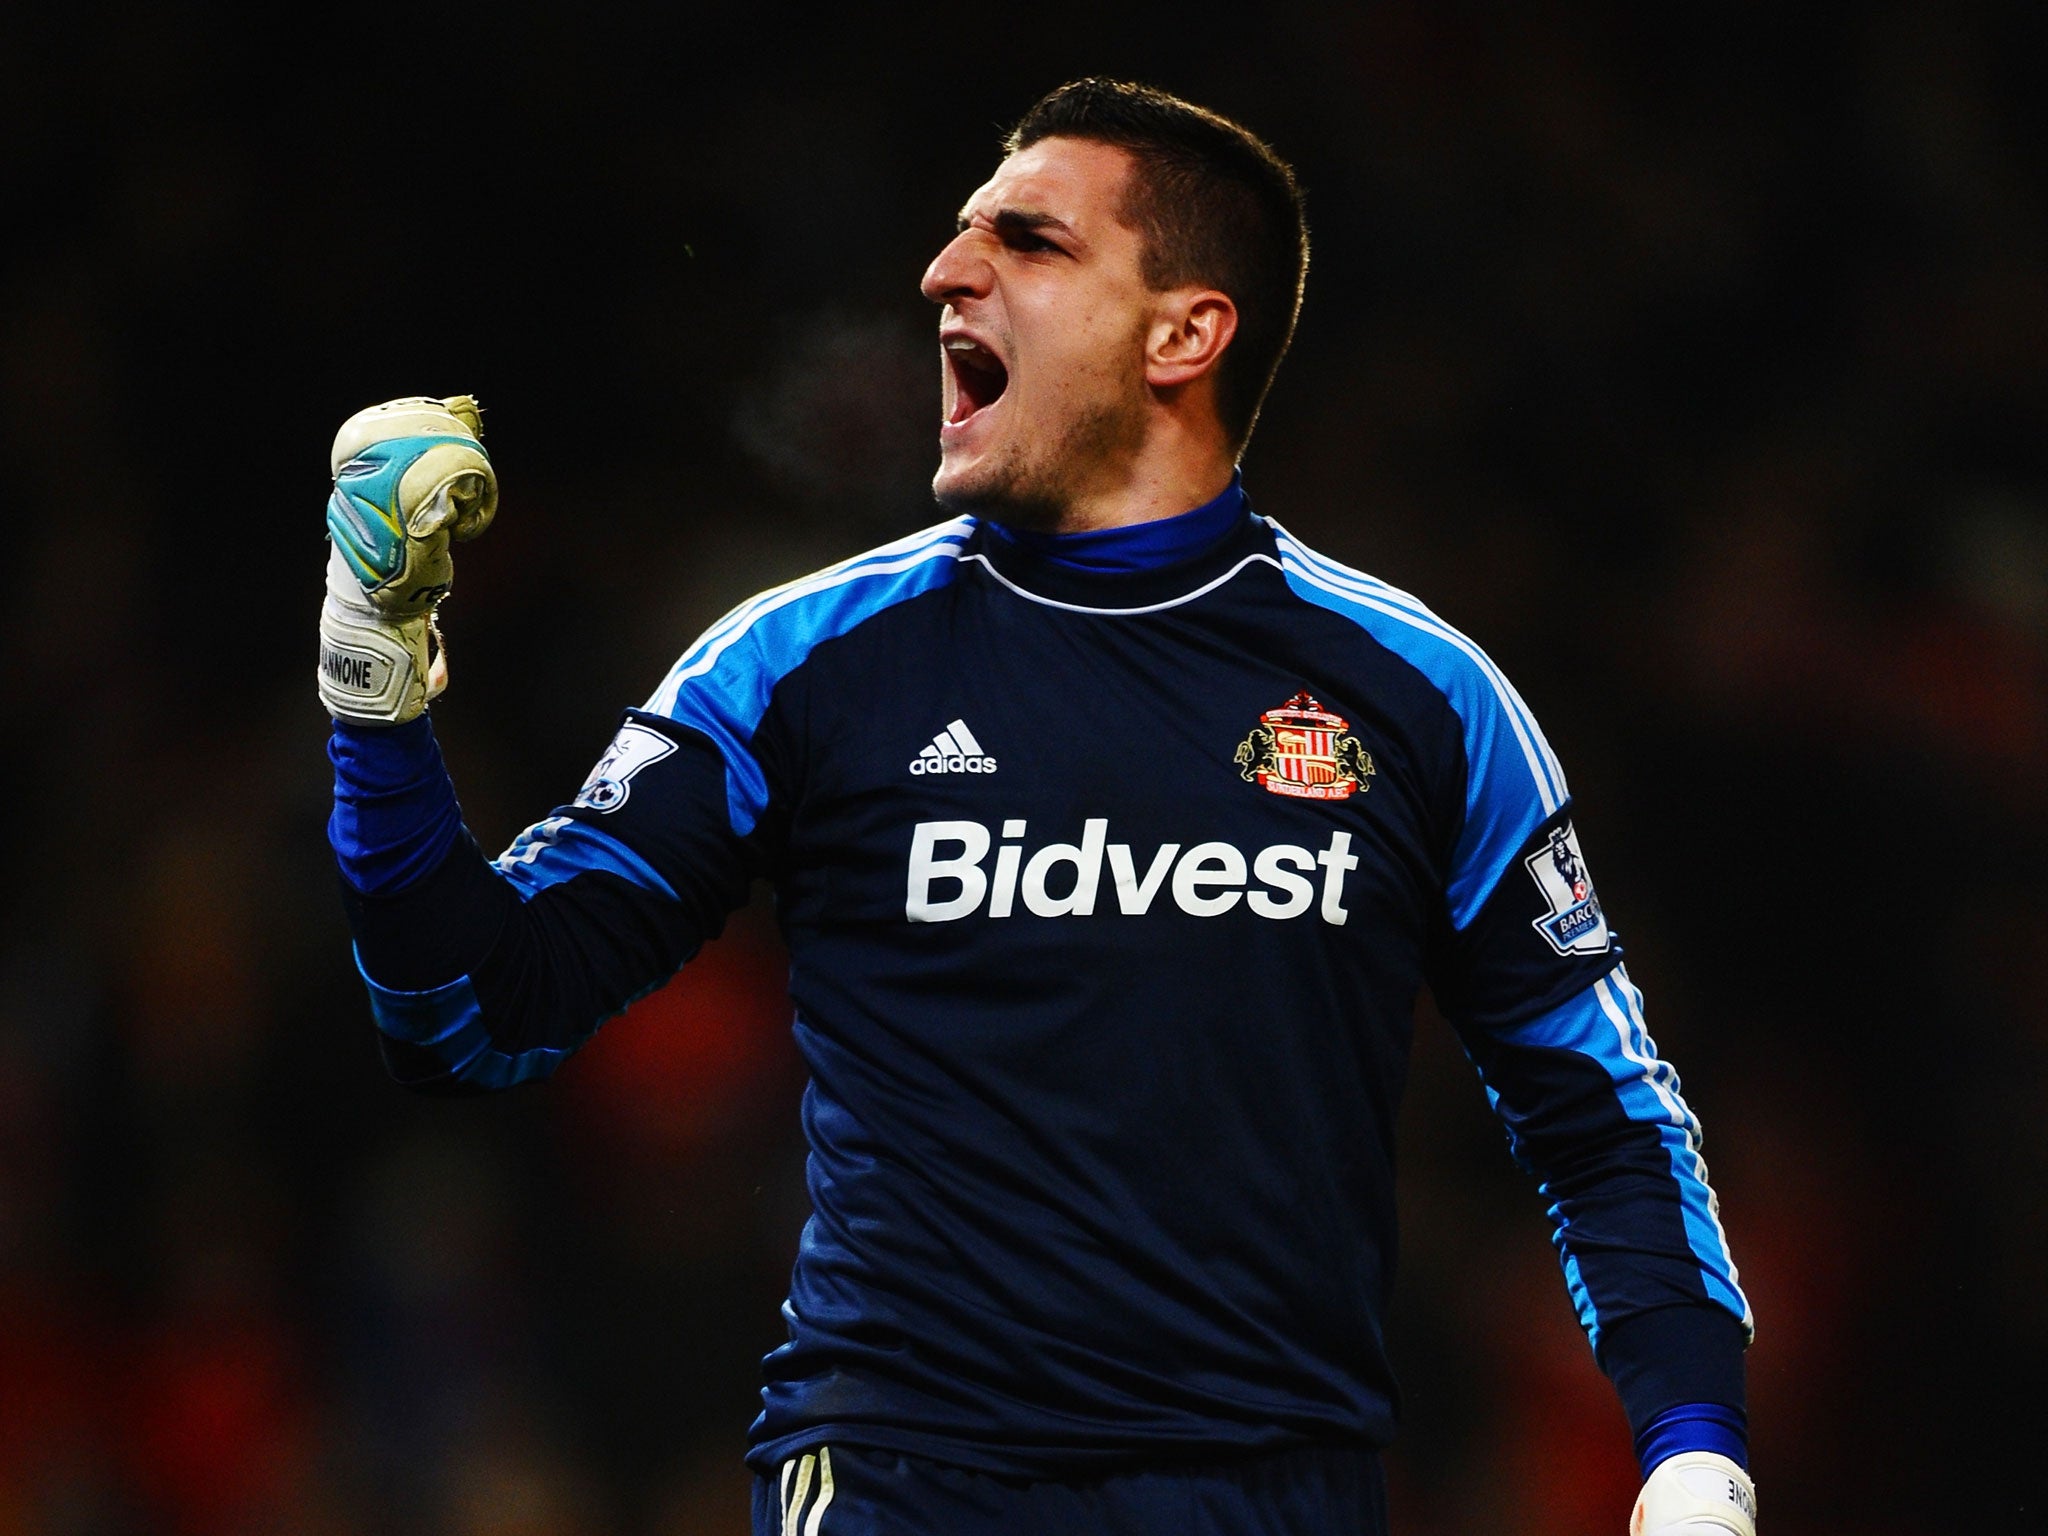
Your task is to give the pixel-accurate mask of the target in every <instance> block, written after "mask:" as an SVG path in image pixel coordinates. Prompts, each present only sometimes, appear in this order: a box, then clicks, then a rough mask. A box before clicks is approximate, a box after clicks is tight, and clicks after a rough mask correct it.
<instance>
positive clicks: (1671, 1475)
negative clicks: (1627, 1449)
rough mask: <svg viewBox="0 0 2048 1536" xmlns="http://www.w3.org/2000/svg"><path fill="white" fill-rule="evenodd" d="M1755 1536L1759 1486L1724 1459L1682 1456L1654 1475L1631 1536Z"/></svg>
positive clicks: (1632, 1521)
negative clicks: (1757, 1490) (1757, 1488)
mask: <svg viewBox="0 0 2048 1536" xmlns="http://www.w3.org/2000/svg"><path fill="white" fill-rule="evenodd" d="M1731 1533H1732V1536H1756V1484H1754V1483H1752V1482H1751V1481H1750V1480H1749V1474H1748V1473H1747V1472H1745V1471H1743V1470H1742V1468H1740V1467H1738V1466H1737V1465H1736V1464H1735V1463H1734V1462H1732V1461H1730V1460H1729V1459H1728V1458H1727V1457H1726V1456H1717V1455H1716V1454H1714V1453H1713V1452H1712V1451H1682V1452H1680V1453H1679V1454H1678V1455H1676V1456H1671V1457H1667V1458H1666V1459H1665V1460H1663V1461H1660V1462H1658V1463H1657V1465H1656V1466H1655V1467H1653V1468H1652V1469H1651V1471H1650V1478H1649V1481H1648V1482H1646V1483H1644V1484H1643V1491H1642V1493H1641V1494H1640V1495H1639V1496H1638V1497H1637V1499H1636V1510H1635V1514H1634V1515H1632V1516H1631V1517H1630V1518H1629V1522H1628V1536H1731Z"/></svg>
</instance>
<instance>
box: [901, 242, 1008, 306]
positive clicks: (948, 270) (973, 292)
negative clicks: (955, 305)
mask: <svg viewBox="0 0 2048 1536" xmlns="http://www.w3.org/2000/svg"><path fill="white" fill-rule="evenodd" d="M979 247H980V240H979V238H978V237H977V232H976V231H974V230H972V229H963V230H961V231H960V233H959V234H957V235H955V236H954V237H953V238H952V239H951V240H950V241H949V242H947V245H946V248H945V249H944V250H942V251H940V252H939V254H938V255H936V256H934V257H933V258H932V264H931V265H930V266H928V267H926V268H925V269H924V280H923V281H922V282H920V283H919V284H918V285H917V286H918V291H919V292H920V293H922V294H923V295H924V296H925V297H926V298H928V299H930V300H931V301H932V302H933V303H934V304H950V303H952V302H953V300H955V299H957V298H981V297H984V296H985V295H986V294H987V293H988V290H989V281H990V277H991V275H992V273H993V268H991V267H990V266H989V263H988V258H987V257H985V256H984V255H982V254H981V251H980V248H979Z"/></svg>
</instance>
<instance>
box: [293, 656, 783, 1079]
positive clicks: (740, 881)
mask: <svg viewBox="0 0 2048 1536" xmlns="http://www.w3.org/2000/svg"><path fill="white" fill-rule="evenodd" d="M717 633H718V629H717V627H714V630H713V632H712V635H714V636H715V635H716V634H717ZM710 639H711V637H710V636H707V637H706V641H709V640H710ZM706 641H700V642H699V644H698V645H697V646H695V647H693V648H692V651H691V652H690V653H688V654H687V655H686V657H685V660H686V661H687V660H688V659H689V656H690V655H696V654H698V653H699V652H701V651H702V650H703V649H704V648H705V645H706ZM758 660H759V657H758V655H756V654H752V653H748V652H744V651H742V652H740V653H738V654H735V655H733V656H731V657H730V659H729V661H728V663H727V665H726V666H724V667H723V668H720V669H715V670H712V671H709V672H707V673H700V674H698V675H696V676H694V677H691V678H687V679H684V680H683V681H682V682H680V683H678V682H677V680H676V679H675V677H674V676H673V674H672V675H671V678H670V679H669V680H668V681H666V682H664V683H663V685H662V689H661V691H660V696H659V703H658V704H657V705H656V707H655V708H653V709H649V710H639V709H632V710H627V711H626V712H625V714H624V717H623V718H622V720H621V722H620V725H619V728H618V732H617V734H616V736H615V737H614V739H613V741H612V744H611V746H610V747H609V748H608V749H607V750H606V751H605V753H604V754H603V756H602V757H601V758H600V759H599V761H598V763H597V765H596V767H595V768H593V769H592V771H591V773H590V776H589V778H588V779H587V780H586V781H585V783H584V785H583V787H582V789H581V790H580V791H579V792H578V794H577V795H576V797H575V799H574V801H573V802H571V803H570V804H567V805H563V806H559V807H557V808H556V809H555V811H554V812H553V814H551V815H549V816H547V817H546V818H544V819H543V820H541V821H539V822H537V823H535V824H534V825H533V826H531V827H529V828H527V829H526V831H524V832H522V833H521V834H520V835H519V836H518V837H517V838H516V839H515V840H514V841H513V843H512V844H511V846H510V847H508V848H507V849H506V850H505V851H504V852H503V853H502V854H500V855H499V856H498V857H497V858H496V859H495V860H491V859H486V857H485V856H484V854H483V853H482V851H481V850H480V849H479V848H478V847H477V844H476V842H475V840H474V839H473V838H472V837H471V836H470V835H469V833H468V832H467V830H466V829H465V828H464V827H463V826H462V825H461V821H460V813H459V810H458V809H457V808H456V801H455V792H454V788H453V785H452V783H451V782H450V780H449V778H448V775H447V773H446V770H445V769H444V768H443V767H442V764H441V760H440V754H439V751H438V748H437V747H436V746H435V744H434V741H433V736H432V732H431V727H429V726H428V725H427V724H426V722H425V720H424V719H422V720H421V721H418V722H415V723H413V724H412V725H408V726H404V727H399V728H397V729H396V730H391V731H380V732H370V731H362V730H356V729H352V728H350V727H346V726H339V725H338V726H337V727H336V731H335V736H334V739H333V740H332V742H331V743H330V756H331V758H332V759H333V762H334V767H335V810H334V813H333V816H332V817H331V819H330V822H329V837H330V841H331V842H332V844H333V846H334V849H335V854H336V860H337V863H338V865H339V867H340V871H341V875H342V900H343V906H344V908H345V910H346V912H347V915H348V919H349V923H350V926H351V928H352V929H353V931H354V935H355V945H356V961H357V966H358V969H359V970H360V971H361V973H362V976H363V980H364V982H365V984H366V986H367V987H368V990H369V997H370V1006H371V1013H372V1015H373V1017H374V1019H375V1021H376V1024H377V1029H378V1032H379V1036H380V1045H381V1047H382V1049H383V1051H384V1055H385V1060H386V1063H387V1065H389V1067H390V1068H391V1070H392V1072H393V1074H394V1075H395V1076H396V1077H398V1078H399V1079H400V1080H401V1081H403V1082H406V1083H408V1084H409V1085H411V1086H414V1087H418V1088H422V1089H427V1090H430V1091H443V1092H446V1091H458V1092H460V1091H475V1090H479V1089H494V1088H504V1087H509V1086H511V1085H512V1084H514V1083H519V1082H523V1081H527V1080H529V1079H534V1078H541V1077H545V1076H547V1075H548V1074H549V1073H551V1072H552V1071H553V1070H554V1069H555V1068H556V1067H557V1066H558V1065H559V1064H560V1063H561V1062H562V1061H563V1060H564V1059H566V1058H567V1056H568V1055H569V1054H570V1053H571V1052H573V1051H574V1050H575V1049H576V1048H577V1047H578V1046H579V1045H581V1044H582V1042H583V1041H584V1040H586V1039H588V1038H589V1037H590V1035H591V1034H592V1033H593V1032H594V1031H595V1030H596V1029H597V1027H598V1026H599V1025H600V1024H601V1023H602V1022H603V1021H604V1020H605V1019H607V1018H610V1017H612V1016H613V1015H615V1014H617V1013H619V1012H621V1011H622V1010H623V1009H625V1008H626V1007H627V1006H628V1005H629V1004H630V1003H632V1002H633V1001H634V1000H636V999H637V998H639V997H641V996H644V995H645V994H646V993H648V992H650V991H652V990H654V989H655V988H657V987H659V986H660V985H661V984H662V983H663V982H665V981H666V980H667V979H668V978H669V977H670V976H671V975H673V974H674V972H675V971H676V969H677V968H678V967H679V966H681V965H682V964H683V963H684V962H685V961H686V960H688V959H689V958H690V956H691V955H693V954H695V953H696V951H697V949H698V948H699V947H700V946H701V945H702V944H703V943H704V941H705V940H706V939H709V938H712V937H715V936H716V935H717V934H718V932H719V931H720V929H721V928H722V927H723V925H724V922H725V919H726V918H727V917H728V916H729V915H730V914H731V912H732V911H733V910H734V909H735V908H736V907H738V906H740V905H741V904H743V903H744V902H745V900H746V897H747V890H748V886H749V883H750V881H751V880H752V878H753V877H754V876H755V875H757V874H762V873H765V872H767V870H768V869H769V868H770V867H771V865H772V863H773V859H774V836H775V831H774V829H775V828H776V827H777V826H778V825H779V824H780V822H779V819H778V817H777V815H776V814H775V813H774V812H773V811H772V810H771V801H772V800H775V799H776V798H777V797H776V796H775V794H774V792H773V791H772V790H771V788H770V782H769V780H770V775H771V773H773V772H774V771H775V760H774V755H773V753H772V752H771V751H770V750H769V748H768V746H767V744H766V743H765V741H763V740H760V739H757V728H758V726H759V725H760V720H761V715H762V713H763V712H764V711H765V709H766V704H767V699H768V695H769V693H770V692H771V691H772V688H773V684H774V682H775V679H774V678H773V677H761V676H758V675H755V674H754V673H753V672H751V671H750V670H749V669H750V667H751V666H752V665H753V663H754V662H756V661H758ZM679 670H680V667H679Z"/></svg>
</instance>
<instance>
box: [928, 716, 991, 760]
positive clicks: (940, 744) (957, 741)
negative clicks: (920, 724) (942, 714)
mask: <svg viewBox="0 0 2048 1536" xmlns="http://www.w3.org/2000/svg"><path fill="white" fill-rule="evenodd" d="M910 771H911V772H912V773H994V772H995V771H996V760H995V759H994V758H992V757H989V756H987V755H986V754H984V753H983V752H982V750H981V743H980V742H978V741H976V740H975V739H974V732H972V731H970V730H969V729H967V722H966V721H965V720H955V721H954V722H953V723H952V724H951V725H949V726H947V727H946V728H945V729H944V730H943V731H941V732H939V734H938V735H936V736H934V737H933V738H932V744H931V745H930V746H928V747H926V748H925V749H924V750H923V751H922V752H920V753H918V754H917V756H915V757H913V758H912V759H911V760H910Z"/></svg>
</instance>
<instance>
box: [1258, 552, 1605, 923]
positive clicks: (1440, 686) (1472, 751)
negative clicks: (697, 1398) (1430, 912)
mask: <svg viewBox="0 0 2048 1536" xmlns="http://www.w3.org/2000/svg"><path fill="white" fill-rule="evenodd" d="M1266 521H1267V522H1268V523H1269V524H1271V525H1272V528H1273V532H1274V535H1275V541H1276V544H1277V547H1278V549H1279V552H1280V568H1281V571H1282V573H1283V574H1284V575H1285V577H1286V579H1287V584H1288V586H1289V587H1291V588H1292V589H1293V591H1294V593H1295V595H1296V596H1298V597H1300V598H1301V599H1302V600H1303V601H1304V602H1309V603H1313V604H1315V605H1316V606H1317V607H1319V608H1325V609H1328V610H1329V611H1330V612H1332V613H1338V614H1342V615H1343V616H1344V617H1346V618H1348V619H1350V620H1352V621H1353V622H1354V623H1356V624H1357V625H1358V626H1359V627H1360V628H1362V629H1363V630H1365V631H1366V633H1367V634H1369V635H1371V636H1372V638H1373V639H1374V640H1376V641H1378V642H1379V643H1380V644H1381V645H1383V646H1385V647H1386V648H1387V649H1388V650H1390V651H1392V652H1393V653H1394V654H1395V655H1397V656H1399V657H1400V658H1401V659H1402V660H1403V661H1406V662H1407V663H1408V664H1409V665H1411V666H1413V667H1414V668H1415V669H1416V670H1417V671H1418V672H1420V673H1421V674H1422V675H1423V676H1424V677H1426V678H1428V679H1429V681H1430V683H1431V684H1433V685H1434V686H1435V688H1436V689H1437V691H1438V692H1439V693H1441V694H1442V695H1443V696H1444V699H1445V701H1446V702H1447V703H1448V704H1449V705H1450V707H1451V709H1452V711H1453V712H1454V713H1455V714H1456V715H1457V717H1458V720H1459V723H1460V725H1461V726H1462V727H1463V729H1464V737H1465V763H1466V783H1465V828H1464V831H1463V833H1462V834H1461V835H1460V837H1459V839H1458V847H1457V850H1456V854H1455V857H1454V866H1453V869H1452V871H1451V878H1450V882H1449V888H1448V890H1447V891H1446V896H1447V898H1448V900H1449V903H1450V911H1451V921H1452V922H1453V923H1454V924H1455V925H1456V926H1457V927H1459V928H1464V927H1465V926H1466V925H1467V924H1469V923H1470V922H1471V921H1472V919H1473V918H1474V917H1476V916H1478V914H1479V910H1480V908H1481V907H1483V906H1485V905H1486V899H1487V897H1489V896H1490V895H1492V894H1493V890H1494V887H1495V886H1496V885H1498V884H1499V883H1500V878H1501V876H1502V874H1503V873H1504V872H1505V871H1506V870H1507V869H1508V867H1509V865H1510V864H1512V863H1513V862H1514V859H1515V856H1516V855H1517V854H1518V853H1520V852H1521V850H1522V847H1523V845H1524V844H1525V843H1526V842H1527V841H1528V840H1529V837H1530V834H1532V833H1533V832H1534V831H1535V830H1536V828H1537V827H1538V826H1540V825H1541V824H1542V823H1543V821H1544V819H1545V818H1546V817H1548V816H1549V815H1550V814H1551V813H1552V812H1553V811H1555V810H1556V809H1557V808H1558V807H1559V806H1560V805H1562V804H1564V803H1565V801H1566V799H1567V798H1568V797H1569V793H1570V792H1569V790H1568V789H1567V788H1566V786H1565V781H1564V771H1563V769H1562V768H1560V767H1559V766H1558V762H1557V758H1556V757H1555V756H1554V755H1553V754H1552V753H1551V750H1550V744H1549V742H1547V741H1545V740H1544V737H1543V732H1542V730H1541V729H1539V728H1538V726H1537V724H1536V718H1535V716H1534V715H1532V714H1530V712H1529V706H1528V705H1527V704H1525V703H1523V702H1522V697H1521V695H1520V694H1518V693H1516V692H1515V689H1514V686H1513V685H1512V684H1511V683H1509V682H1508V680H1507V678H1506V677H1504V676H1503V675H1502V674H1501V671H1500V669H1499V668H1498V667H1496V666H1495V665H1494V664H1493V661H1492V659H1491V658H1490V657H1489V656H1487V654H1486V653H1485V652H1484V651H1482V650H1481V649H1480V648H1479V647H1478V646H1477V645H1475V644H1473V642H1472V641H1471V640H1470V639H1468V638H1467V637H1466V636H1464V635H1462V634H1460V633H1459V632H1458V631H1457V630H1455V629H1453V628H1451V626H1450V625H1448V624H1446V623H1445V622H1444V621H1443V620H1442V619H1440V618H1438V617H1437V616H1436V615H1435V614H1434V613H1432V612H1430V610H1429V609H1428V608H1426V607H1424V606H1423V605H1422V604H1421V603H1420V602H1419V601H1417V600H1416V599H1415V598H1413V597H1411V596H1409V595H1408V594H1407V593H1405V592H1402V591H1401V590H1399V589H1398V588H1396V587H1390V586H1388V585H1387V584H1386V583H1385V582H1383V581H1379V580H1377V579H1375V578H1373V577H1370V576H1367V575H1364V574H1363V573H1361V572H1358V571H1353V570H1350V569H1348V568H1347V567H1345V566H1341V565H1338V564H1337V563H1336V562H1335V561H1333V560H1330V559H1328V558H1326V557H1325V556H1322V555H1319V554H1317V553H1315V551H1313V550H1311V549H1309V548H1307V547H1306V546H1304V545H1303V544H1302V543H1301V542H1300V541H1299V540H1297V539H1295V538H1294V537H1293V536H1292V535H1291V534H1289V533H1287V532H1286V531H1285V530H1284V529H1282V528H1281V527H1280V525H1279V524H1277V523H1273V521H1272V519H1271V518H1268V519H1266Z"/></svg>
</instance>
